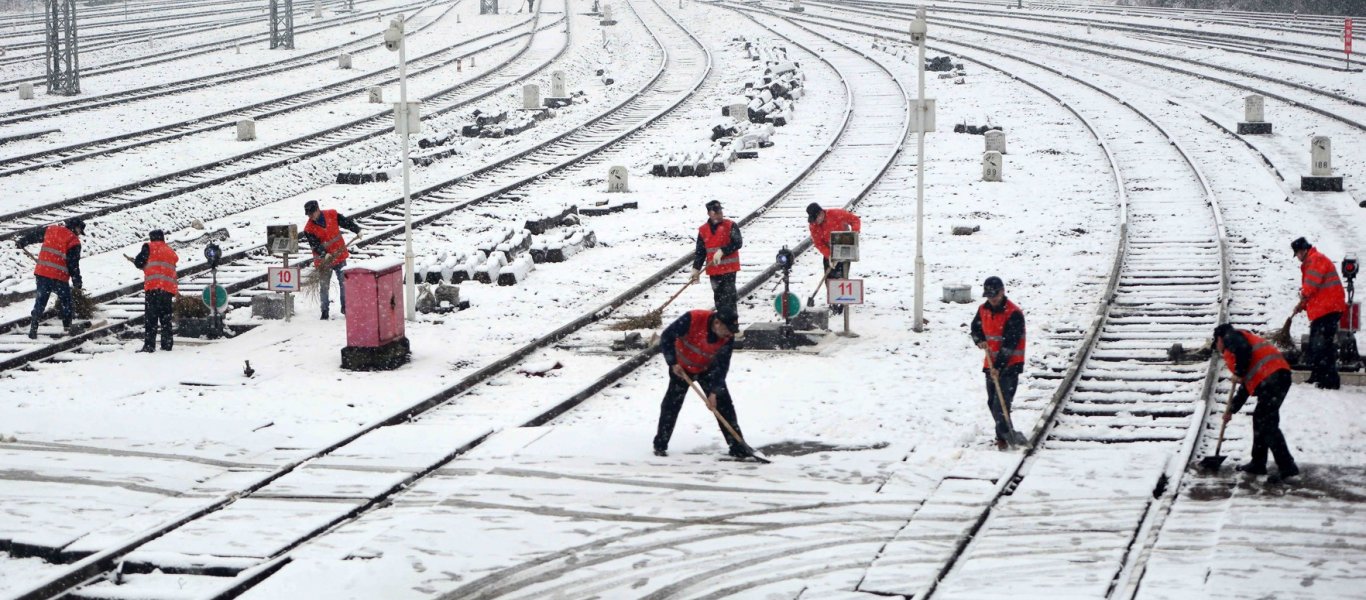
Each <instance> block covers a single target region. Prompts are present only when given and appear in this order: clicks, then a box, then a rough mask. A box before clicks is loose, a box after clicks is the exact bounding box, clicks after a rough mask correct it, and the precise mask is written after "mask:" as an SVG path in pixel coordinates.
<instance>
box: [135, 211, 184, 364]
mask: <svg viewBox="0 0 1366 600" xmlns="http://www.w3.org/2000/svg"><path fill="white" fill-rule="evenodd" d="M179 262H180V256H178V255H177V254H176V253H175V250H173V249H172V248H171V247H170V246H169V245H167V244H166V234H165V233H164V232H162V231H161V230H160V229H153V230H152V232H151V233H148V234H147V243H145V244H143V245H142V250H140V251H139V252H138V255H137V256H135V257H133V266H135V267H137V268H139V269H142V295H143V311H144V312H143V315H144V318H143V325H144V326H145V329H144V332H143V337H142V349H141V350H138V352H155V351H156V341H157V330H158V329H159V330H161V349H162V350H163V351H166V352H170V351H171V346H172V344H173V342H172V337H171V335H172V331H171V313H172V305H173V301H174V300H175V297H176V296H178V295H180V285H179V283H177V281H176V264H177V263H179Z"/></svg>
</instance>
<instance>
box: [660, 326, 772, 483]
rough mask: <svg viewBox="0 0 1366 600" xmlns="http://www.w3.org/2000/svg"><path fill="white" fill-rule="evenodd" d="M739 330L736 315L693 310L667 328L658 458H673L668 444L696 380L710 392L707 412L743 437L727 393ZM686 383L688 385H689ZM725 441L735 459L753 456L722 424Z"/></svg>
mask: <svg viewBox="0 0 1366 600" xmlns="http://www.w3.org/2000/svg"><path fill="white" fill-rule="evenodd" d="M739 330H740V324H739V323H738V319H737V318H736V316H735V314H734V313H723V312H719V311H710V310H693V311H688V312H686V313H683V316H681V317H679V318H678V319H677V320H675V321H674V322H673V323H671V324H669V326H668V327H666V328H664V333H663V335H661V336H660V340H659V351H660V353H661V354H663V355H664V363H665V364H667V365H668V366H669V387H668V389H667V390H665V392H664V401H663V402H662V403H661V404H660V406H659V427H658V428H657V429H656V431H655V439H654V446H655V456H668V455H669V454H668V450H669V438H671V437H673V432H674V424H675V423H676V422H678V411H679V409H681V408H682V407H683V400H684V398H686V397H687V395H688V387H689V386H688V381H687V379H692V380H694V381H696V382H697V383H698V384H700V385H701V386H702V390H703V391H704V392H706V394H707V398H706V402H707V406H708V407H711V408H715V409H716V411H717V412H719V413H721V416H722V417H724V418H725V419H726V420H727V421H729V422H730V425H731V426H732V427H734V428H735V432H736V433H738V434H740V435H741V436H743V435H745V434H744V433H743V432H741V431H740V423H739V422H738V421H736V418H735V405H734V404H733V403H732V402H731V398H730V391H729V390H728V389H726V373H727V372H728V371H730V356H731V350H732V348H733V347H734V335H735V332H737V331H739ZM685 378H686V379H685ZM717 426H718V427H720V428H721V435H722V436H723V437H724V438H725V440H726V444H728V445H729V446H730V455H731V456H734V457H736V458H744V457H747V456H749V453H748V452H747V451H745V449H744V448H745V447H744V445H743V444H741V443H740V441H739V440H736V439H735V438H733V437H731V435H730V432H728V431H726V427H725V426H724V425H721V423H720V422H719V421H718V422H717Z"/></svg>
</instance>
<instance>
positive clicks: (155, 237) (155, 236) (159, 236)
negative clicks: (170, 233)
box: [147, 229, 166, 242]
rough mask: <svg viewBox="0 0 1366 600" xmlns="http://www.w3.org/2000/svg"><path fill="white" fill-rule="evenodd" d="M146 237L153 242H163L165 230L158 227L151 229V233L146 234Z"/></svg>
mask: <svg viewBox="0 0 1366 600" xmlns="http://www.w3.org/2000/svg"><path fill="white" fill-rule="evenodd" d="M147 239H149V240H151V241H153V242H164V241H166V232H164V231H162V230H160V229H153V230H152V231H151V233H148V234H147Z"/></svg>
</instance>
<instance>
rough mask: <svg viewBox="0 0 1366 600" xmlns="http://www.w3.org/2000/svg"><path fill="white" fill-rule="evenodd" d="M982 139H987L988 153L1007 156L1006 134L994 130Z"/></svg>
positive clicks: (983, 135) (985, 134)
mask: <svg viewBox="0 0 1366 600" xmlns="http://www.w3.org/2000/svg"><path fill="white" fill-rule="evenodd" d="M982 137H983V138H985V139H986V145H987V148H986V151H987V152H1000V153H1001V154H1006V132H1004V131H997V130H995V129H992V130H991V131H988V132H986V133H984V134H982Z"/></svg>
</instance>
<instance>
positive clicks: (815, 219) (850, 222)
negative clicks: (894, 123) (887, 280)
mask: <svg viewBox="0 0 1366 600" xmlns="http://www.w3.org/2000/svg"><path fill="white" fill-rule="evenodd" d="M806 226H807V229H809V230H810V231H811V243H812V244H814V245H815V246H816V249H817V250H819V251H820V253H821V256H823V257H824V259H822V261H821V267H822V268H823V269H825V279H823V280H822V282H824V281H825V280H829V279H846V278H848V277H849V263H848V262H840V263H837V264H835V265H831V264H830V233H831V232H834V231H861V230H862V227H863V222H862V221H860V220H859V218H858V216H857V215H855V214H854V213H851V212H849V211H847V210H844V209H842V208H829V209H827V208H821V205H819V204H816V203H815V202H812V203H811V204H808V205H807V206H806ZM818 287H819V286H818ZM831 312H833V313H835V314H840V313H842V312H844V305H842V304H836V305H835V306H834V307H833V308H832V309H831Z"/></svg>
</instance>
